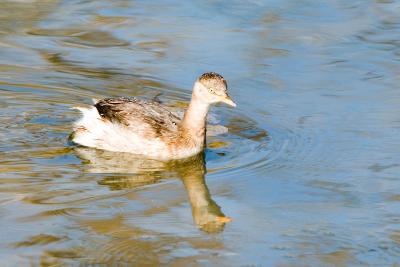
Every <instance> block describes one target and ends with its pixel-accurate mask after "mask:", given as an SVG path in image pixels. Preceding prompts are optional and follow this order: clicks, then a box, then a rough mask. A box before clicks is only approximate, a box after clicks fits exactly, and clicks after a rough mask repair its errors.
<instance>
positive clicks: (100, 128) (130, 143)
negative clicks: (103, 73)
mask: <svg viewBox="0 0 400 267" xmlns="http://www.w3.org/2000/svg"><path fill="white" fill-rule="evenodd" d="M227 90H228V86H227V83H226V81H225V79H224V78H223V77H222V76H221V75H220V74H218V73H215V72H207V73H204V74H203V75H201V76H200V77H199V78H198V79H197V80H196V81H195V83H194V86H193V92H192V98H191V101H190V104H189V106H188V108H187V110H186V111H185V114H184V116H183V118H182V119H180V118H179V117H177V116H176V115H174V114H173V113H171V112H170V111H169V110H168V108H167V107H165V106H163V105H162V104H160V103H159V101H149V100H142V99H138V98H134V97H119V98H105V99H102V100H100V101H96V102H95V104H94V105H93V106H92V107H90V108H82V107H79V108H77V109H79V110H80V111H81V112H82V113H83V116H82V118H81V119H79V120H78V121H77V122H75V123H74V129H73V133H72V134H71V140H72V141H73V142H74V143H76V144H79V145H82V146H86V147H93V148H97V149H103V150H109V151H115V152H128V153H133V154H140V155H143V156H145V157H148V158H154V159H159V160H173V159H182V158H186V157H190V156H193V155H196V154H198V153H200V152H202V151H203V150H204V148H205V138H206V117H207V113H208V111H209V108H210V105H212V104H215V103H219V102H223V103H226V104H228V105H230V106H233V107H235V106H236V104H235V103H234V102H233V100H232V99H231V98H230V97H229V95H228V92H227Z"/></svg>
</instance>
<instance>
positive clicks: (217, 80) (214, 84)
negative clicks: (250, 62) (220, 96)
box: [199, 72, 228, 91]
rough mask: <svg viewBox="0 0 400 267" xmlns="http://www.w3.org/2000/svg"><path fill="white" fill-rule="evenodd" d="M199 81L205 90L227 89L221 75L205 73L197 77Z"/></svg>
mask: <svg viewBox="0 0 400 267" xmlns="http://www.w3.org/2000/svg"><path fill="white" fill-rule="evenodd" d="M199 81H200V82H201V83H202V84H203V85H204V86H205V87H207V88H223V90H224V91H226V90H227V89H228V85H227V84H226V81H225V79H224V77H222V75H220V74H218V73H216V72H206V73H204V74H203V75H201V76H200V77H199Z"/></svg>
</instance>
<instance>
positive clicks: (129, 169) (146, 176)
mask: <svg viewBox="0 0 400 267" xmlns="http://www.w3.org/2000/svg"><path fill="white" fill-rule="evenodd" d="M74 151H75V152H76V153H77V155H78V157H79V158H80V159H82V160H83V162H84V164H85V167H86V168H85V169H86V171H88V172H90V173H101V174H105V177H104V178H103V179H101V180H100V181H99V182H98V183H99V184H100V185H106V186H108V187H110V189H111V190H121V189H132V188H138V187H141V186H145V185H150V184H155V183H159V182H161V180H162V179H167V178H172V177H178V178H180V179H181V181H182V182H183V185H184V187H185V189H186V191H187V194H188V197H189V201H190V205H191V207H192V215H193V220H194V222H195V224H196V225H197V227H198V228H199V229H201V230H203V231H205V232H209V233H215V232H220V231H222V230H223V229H224V226H225V223H227V222H229V221H230V220H231V219H230V218H229V217H225V215H224V213H223V212H222V211H221V207H220V206H218V204H217V203H216V202H215V201H214V200H213V199H212V198H211V194H210V192H209V190H208V187H207V184H206V181H205V174H206V165H205V160H204V158H205V155H204V153H200V154H199V155H197V156H194V157H191V158H188V159H184V160H176V161H169V162H161V161H156V160H151V159H144V158H143V157H140V156H138V155H134V154H129V153H116V152H109V151H103V150H97V149H91V148H83V147H77V148H75V149H74ZM111 174H124V175H123V176H112V175H111Z"/></svg>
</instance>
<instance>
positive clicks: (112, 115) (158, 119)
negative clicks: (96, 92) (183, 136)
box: [94, 97, 180, 135]
mask: <svg viewBox="0 0 400 267" xmlns="http://www.w3.org/2000/svg"><path fill="white" fill-rule="evenodd" d="M94 106H95V107H96V109H97V111H98V112H99V114H100V116H101V117H102V118H103V119H105V120H108V121H110V122H113V123H117V124H120V125H121V126H124V127H128V128H130V129H131V130H135V129H139V128H140V129H145V130H146V131H150V132H153V133H154V134H156V135H161V134H164V133H165V132H176V131H177V129H178V124H179V122H180V119H179V118H178V117H177V116H175V115H174V114H172V113H171V112H170V111H168V110H167V109H166V108H165V107H163V106H162V105H161V104H160V103H158V102H155V101H146V100H141V99H137V98H131V97H120V98H106V99H102V100H100V101H98V102H97V103H96V104H95V105H94Z"/></svg>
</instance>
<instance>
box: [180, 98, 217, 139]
mask: <svg viewBox="0 0 400 267" xmlns="http://www.w3.org/2000/svg"><path fill="white" fill-rule="evenodd" d="M209 108H210V105H209V104H208V103H206V102H204V101H202V100H201V99H199V97H197V96H196V94H193V95H192V100H191V101H190V104H189V107H188V109H187V110H186V112H185V115H184V116H183V119H182V124H181V126H182V129H183V131H185V132H186V133H187V134H189V135H190V136H191V138H194V139H196V140H198V141H201V142H204V138H205V131H206V119H207V113H208V110H209Z"/></svg>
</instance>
